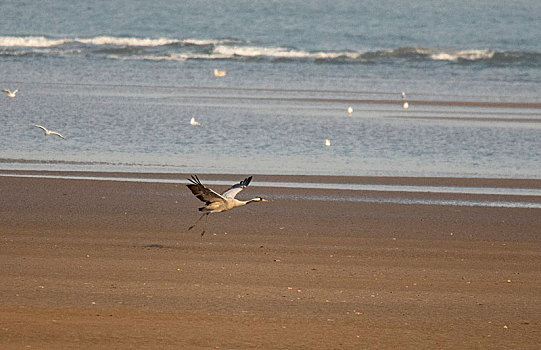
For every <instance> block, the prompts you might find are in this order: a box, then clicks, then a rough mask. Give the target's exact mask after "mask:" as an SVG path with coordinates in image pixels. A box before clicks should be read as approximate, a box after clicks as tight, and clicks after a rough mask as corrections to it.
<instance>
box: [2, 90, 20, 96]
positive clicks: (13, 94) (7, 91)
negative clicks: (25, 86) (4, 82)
mask: <svg viewBox="0 0 541 350" xmlns="http://www.w3.org/2000/svg"><path fill="white" fill-rule="evenodd" d="M17 91H19V89H15V91H13V92H11V91H10V90H9V89H4V90H2V92H5V93H6V94H8V96H9V97H11V98H13V97H15V94H16V93H17Z"/></svg>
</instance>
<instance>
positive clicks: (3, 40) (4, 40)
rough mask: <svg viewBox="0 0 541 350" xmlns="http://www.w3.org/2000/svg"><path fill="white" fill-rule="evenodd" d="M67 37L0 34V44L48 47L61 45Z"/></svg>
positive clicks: (5, 45)
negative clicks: (52, 37)
mask: <svg viewBox="0 0 541 350" xmlns="http://www.w3.org/2000/svg"><path fill="white" fill-rule="evenodd" d="M68 41H69V40H67V39H48V38H46V37H44V36H25V37H21V36H0V46H4V47H17V46H19V47H50V46H58V45H62V44H64V43H66V42H68Z"/></svg>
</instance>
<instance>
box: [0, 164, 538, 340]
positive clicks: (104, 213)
mask: <svg viewBox="0 0 541 350" xmlns="http://www.w3.org/2000/svg"><path fill="white" fill-rule="evenodd" d="M4 173H6V172H4ZM36 174H39V173H36ZM186 175H187V174H186ZM186 175H182V174H181V175H175V177H178V179H179V182H182V179H184V178H185V177H186ZM107 176H120V175H118V174H107ZM163 176H165V175H160V174H157V175H156V177H157V178H160V177H163ZM200 178H201V179H202V180H203V183H204V180H205V179H213V180H231V181H232V182H231V183H233V182H236V181H238V180H239V179H240V178H242V176H237V175H201V176H200ZM254 180H255V181H254V184H253V186H250V187H248V188H247V189H246V190H245V191H243V192H242V193H241V194H240V195H239V196H238V197H239V198H241V199H247V198H252V197H255V196H262V197H267V198H269V199H270V201H269V202H267V203H255V204H251V205H249V206H247V207H242V208H236V209H234V210H232V211H230V212H226V213H221V214H216V215H211V216H210V218H209V222H208V227H207V233H206V234H205V235H204V236H203V237H201V236H200V231H198V228H196V229H194V230H193V231H190V232H187V231H186V229H187V227H188V226H189V225H190V224H192V223H193V222H194V221H195V220H196V219H197V218H198V215H199V214H198V212H197V208H198V207H199V206H200V205H201V202H199V201H198V200H197V199H196V198H195V197H194V196H193V195H192V194H191V193H190V191H189V190H188V189H187V188H186V187H185V186H184V185H183V184H182V183H139V182H124V181H93V180H80V179H45V178H18V177H0V196H1V200H0V242H1V245H0V256H1V260H0V261H1V267H2V268H1V269H0V276H1V277H0V280H1V281H2V283H1V284H0V295H1V299H2V303H1V306H0V347H1V348H2V349H22V348H40V349H44V348H171V349H183V348H186V349H247V348H272V349H359V348H396V347H399V348H407V349H419V348H425V349H436V348H438V349H440V348H454V349H468V348H490V349H509V348H515V349H519V348H520V349H537V348H538V347H539V342H540V340H541V327H540V325H541V293H540V290H541V209H528V208H522V209H521V208H502V207H483V206H469V207H467V206H457V205H418V204H396V203H367V202H355V201H339V200H337V201H330V200H329V201H327V200H302V196H306V195H311V196H314V198H315V197H317V196H320V197H323V196H334V195H336V193H335V191H333V190H328V189H302V188H279V187H278V188H273V187H260V186H257V181H285V180H286V177H284V176H282V177H280V176H274V177H273V176H255V177H254ZM302 181H305V182H310V181H314V182H318V181H319V182H326V183H385V184H387V183H388V184H393V183H395V184H396V183H399V184H405V185H406V184H410V185H427V184H432V185H434V184H439V185H446V186H452V185H455V186H477V187H483V186H485V187H491V186H502V187H513V188H521V187H525V188H537V189H538V188H541V180H513V179H507V180H503V179H502V180H500V179H438V178H431V179H423V178H377V177H374V178H343V177H328V178H321V177H309V176H307V177H303V178H302ZM212 187H213V188H216V190H220V191H221V190H225V189H226V188H227V187H226V186H212ZM341 195H344V196H346V195H347V196H359V197H362V196H386V195H387V196H389V195H390V194H383V193H369V192H364V191H355V192H354V193H349V192H347V191H343V193H342V194H341ZM392 195H405V196H412V197H426V198H430V196H433V194H429V193H427V194H424V193H414V194H400V193H393V194H392ZM444 196H446V197H448V198H454V199H468V198H473V197H476V196H477V197H478V198H481V199H483V198H488V197H490V198H492V199H494V198H495V197H497V198H498V199H499V198H500V197H501V198H503V199H502V200H505V196H494V195H471V194H446V195H444ZM509 197H511V196H509ZM512 197H513V199H515V200H524V201H536V202H539V200H540V199H539V197H528V198H526V197H525V198H520V196H512Z"/></svg>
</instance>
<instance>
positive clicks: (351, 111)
mask: <svg viewBox="0 0 541 350" xmlns="http://www.w3.org/2000/svg"><path fill="white" fill-rule="evenodd" d="M348 114H349V115H351V114H353V107H348Z"/></svg>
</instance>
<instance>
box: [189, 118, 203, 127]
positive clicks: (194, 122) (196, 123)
mask: <svg viewBox="0 0 541 350" xmlns="http://www.w3.org/2000/svg"><path fill="white" fill-rule="evenodd" d="M190 125H194V126H195V125H201V123H200V122H198V121H196V120H195V117H192V119H190Z"/></svg>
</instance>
